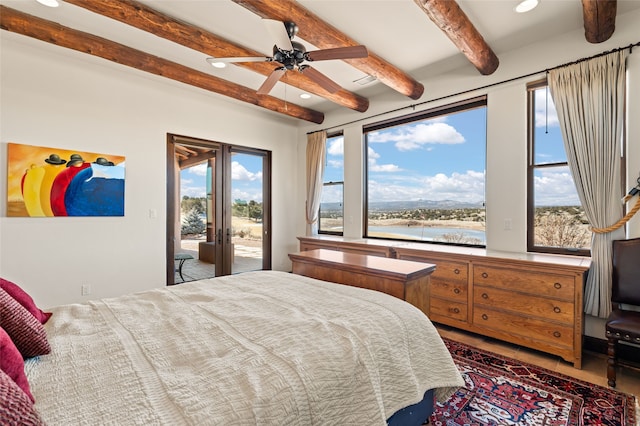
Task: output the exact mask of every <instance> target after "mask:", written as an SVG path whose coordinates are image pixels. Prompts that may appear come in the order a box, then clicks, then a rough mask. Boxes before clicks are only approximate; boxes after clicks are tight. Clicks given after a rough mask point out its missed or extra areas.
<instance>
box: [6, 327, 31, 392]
mask: <svg viewBox="0 0 640 426" xmlns="http://www.w3.org/2000/svg"><path fill="white" fill-rule="evenodd" d="M0 370H2V371H4V372H5V373H6V374H7V375H8V376H9V377H11V379H12V380H13V381H14V382H16V385H18V386H19V387H20V389H22V390H23V392H24V393H26V394H27V396H28V397H29V399H30V400H31V401H32V402H33V401H34V399H33V395H31V389H29V381H28V380H27V375H26V374H25V373H24V360H23V359H22V355H21V354H20V351H19V350H18V348H16V345H15V344H14V343H13V341H12V340H11V337H9V335H8V334H7V332H6V331H4V330H3V329H2V328H0Z"/></svg>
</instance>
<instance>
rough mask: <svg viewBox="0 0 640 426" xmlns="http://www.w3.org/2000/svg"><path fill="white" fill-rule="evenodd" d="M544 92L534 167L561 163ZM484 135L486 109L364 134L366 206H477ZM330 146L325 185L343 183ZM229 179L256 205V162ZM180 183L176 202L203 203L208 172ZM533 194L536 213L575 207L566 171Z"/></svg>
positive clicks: (238, 160)
mask: <svg viewBox="0 0 640 426" xmlns="http://www.w3.org/2000/svg"><path fill="white" fill-rule="evenodd" d="M545 92H546V89H545V88H542V89H539V90H537V91H536V99H535V106H536V108H535V117H536V130H535V138H536V141H537V150H536V152H535V159H536V162H537V163H553V162H561V161H566V156H565V153H564V147H563V144H562V136H561V134H560V129H559V126H558V118H557V113H556V111H555V108H554V106H553V101H552V100H551V96H550V95H549V96H548V98H547V96H546V93H545ZM547 105H548V111H547ZM485 135H486V109H485V108H476V109H473V110H470V111H464V112H461V113H456V114H451V115H449V116H446V117H441V118H436V119H430V120H426V121H421V122H416V123H411V124H405V125H402V126H397V127H392V128H388V129H384V130H382V131H376V132H372V133H370V134H369V136H368V138H369V139H368V140H369V147H368V148H369V152H368V167H369V182H370V185H369V188H368V190H369V200H370V201H401V200H420V199H423V200H451V199H455V200H460V201H465V202H470V203H478V205H481V203H482V202H483V201H484V190H485V189H484V181H485V176H484V174H485V164H486V160H485V149H486V147H485ZM328 142H329V143H328V146H327V162H326V164H325V177H324V180H325V181H343V180H344V177H343V175H342V168H343V166H344V165H343V159H344V146H343V144H344V139H343V138H342V137H341V136H340V137H335V138H331V139H330V140H329V141H328ZM520 142H521V143H524V144H526V143H527V142H526V140H524V139H523V140H522V141H520ZM525 166H526V165H523V167H525ZM232 175H233V189H232V196H233V198H234V199H242V200H247V201H248V200H252V199H253V200H256V201H259V202H260V201H262V189H261V185H262V159H261V158H260V157H256V156H251V155H246V154H234V158H233V165H232ZM181 176H182V188H181V191H182V192H181V195H188V196H191V197H203V196H205V195H206V190H205V182H206V165H204V164H203V165H200V166H196V167H192V168H190V169H187V170H184V171H183V172H182V175H181ZM535 193H536V204H537V205H577V204H579V201H578V198H577V195H576V192H575V187H574V185H573V180H572V179H571V174H570V173H569V170H568V168H566V167H561V168H547V169H543V170H541V171H540V170H539V171H537V172H536V175H535ZM324 195H325V197H324V201H327V202H329V201H339V199H337V198H336V197H335V196H333V195H332V194H331V193H329V192H327V193H325V194H324Z"/></svg>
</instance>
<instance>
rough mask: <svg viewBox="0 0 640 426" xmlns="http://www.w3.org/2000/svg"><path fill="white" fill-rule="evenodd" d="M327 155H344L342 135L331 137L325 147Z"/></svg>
mask: <svg viewBox="0 0 640 426" xmlns="http://www.w3.org/2000/svg"><path fill="white" fill-rule="evenodd" d="M327 154H329V155H344V137H342V136H340V137H337V138H335V139H332V140H331V142H330V143H329V146H328V147H327Z"/></svg>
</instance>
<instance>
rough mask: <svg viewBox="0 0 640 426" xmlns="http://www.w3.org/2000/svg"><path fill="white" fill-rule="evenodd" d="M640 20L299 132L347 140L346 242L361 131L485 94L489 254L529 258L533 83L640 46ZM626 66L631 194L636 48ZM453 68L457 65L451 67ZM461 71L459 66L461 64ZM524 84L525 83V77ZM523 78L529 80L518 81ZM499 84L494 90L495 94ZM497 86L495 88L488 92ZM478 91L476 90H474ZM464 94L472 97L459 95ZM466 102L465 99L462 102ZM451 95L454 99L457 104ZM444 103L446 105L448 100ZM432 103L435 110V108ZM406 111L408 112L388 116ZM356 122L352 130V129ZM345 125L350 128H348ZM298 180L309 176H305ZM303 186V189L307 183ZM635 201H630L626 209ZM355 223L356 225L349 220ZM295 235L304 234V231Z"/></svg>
mask: <svg viewBox="0 0 640 426" xmlns="http://www.w3.org/2000/svg"><path fill="white" fill-rule="evenodd" d="M638 22H640V13H639V12H634V13H628V14H626V15H623V16H618V18H617V21H616V31H615V33H614V35H613V37H611V39H609V40H608V41H607V42H605V43H600V44H595V45H594V44H590V43H588V42H587V41H585V39H584V31H583V30H579V31H574V32H571V33H567V34H564V35H562V36H560V37H557V38H554V39H549V40H546V41H545V42H542V43H537V44H533V45H529V46H524V47H522V48H520V49H518V50H517V51H512V52H508V53H503V54H499V55H498V56H499V58H500V66H499V68H498V70H497V71H496V72H495V73H494V74H493V75H491V76H481V75H480V74H479V73H478V72H477V71H476V70H475V68H473V67H472V66H471V65H470V64H467V63H465V64H464V65H463V66H461V67H460V66H458V67H455V68H450V69H447V67H446V64H442V65H440V66H439V68H438V69H437V70H432V71H429V70H427V71H425V73H424V75H425V77H424V78H423V79H422V80H420V81H421V82H422V83H423V84H424V85H425V94H424V95H423V96H422V98H421V99H420V100H419V101H413V100H410V99H408V98H401V97H400V96H399V95H397V94H394V93H391V90H390V89H389V90H387V91H386V93H385V94H384V95H381V96H378V97H376V98H375V102H373V101H372V102H371V107H370V108H369V111H367V112H365V113H364V114H360V115H357V113H354V112H352V111H337V112H336V113H332V114H327V119H326V120H325V123H323V124H322V125H320V126H311V125H309V126H305V127H304V128H303V129H301V130H300V138H299V141H300V142H299V143H300V144H301V146H304V144H305V142H304V141H305V138H304V133H306V132H311V131H315V130H318V129H330V130H331V131H337V130H339V129H344V134H345V141H344V144H345V153H344V155H345V164H346V165H347V166H346V167H345V177H344V183H345V188H344V194H345V200H344V209H345V225H344V233H345V236H349V237H355V238H357V237H362V220H361V219H357V218H360V216H362V207H361V205H362V201H361V200H362V197H361V196H359V194H362V191H363V179H362V168H361V166H360V165H361V164H362V162H363V138H362V126H363V125H364V124H368V123H374V122H377V121H381V120H383V119H385V120H386V119H389V118H392V117H394V116H396V117H399V116H402V115H405V114H408V113H411V112H414V111H420V110H426V109H429V108H433V107H435V106H439V105H443V104H448V103H453V102H456V101H459V100H461V99H470V98H472V97H474V96H478V95H481V94H486V95H487V98H488V101H487V102H488V105H487V175H486V214H487V221H486V223H487V229H486V238H487V248H488V249H490V250H500V251H512V252H523V251H526V247H527V242H526V233H527V228H526V227H527V223H526V219H527V217H526V216H527V211H526V206H527V201H526V196H527V192H526V189H527V186H526V185H527V183H526V182H527V181H526V179H527V175H526V172H527V104H526V102H527V92H526V85H527V83H530V82H534V81H538V80H540V79H542V78H544V77H545V72H544V71H545V69H547V68H553V67H556V66H559V65H562V64H565V63H568V62H571V61H574V60H577V59H580V58H583V57H589V56H592V55H596V54H599V53H602V52H604V51H607V50H611V49H615V48H618V47H623V46H628V45H630V44H632V43H637V42H638V41H640V39H639V38H638V31H637V23H638ZM633 52H634V53H633V54H632V55H631V56H630V57H629V61H628V67H627V69H628V78H629V85H628V88H629V89H628V90H629V96H628V105H627V106H628V110H627V113H628V119H627V126H628V128H627V130H628V134H627V146H628V149H627V185H626V187H627V189H630V188H631V187H633V186H634V185H635V184H636V179H637V178H638V175H639V174H640V120H638V119H637V117H640V48H638V47H636V48H635V49H634V51H633ZM452 63H453V62H452ZM456 64H459V62H456ZM523 76H526V77H523ZM519 77H523V78H519ZM493 84H496V85H495V86H491V85H493ZM488 86H491V87H488ZM474 89H477V90H474ZM462 92H468V93H464V94H460V93H462ZM456 94H460V95H456ZM452 95H453V96H452ZM443 98H444V99H443ZM430 99H433V100H434V101H433V102H429V100H430ZM403 107H410V108H408V109H406V110H403V111H399V112H394V113H388V114H385V112H386V111H395V110H397V109H400V108H403ZM357 120H361V121H358V122H356V123H354V121H357ZM341 123H351V124H348V125H345V126H343V125H342V124H341ZM303 151H304V149H302V148H301V149H300V150H299V158H298V161H299V162H300V163H301V164H302V163H303V162H304V152H303ZM299 173H303V171H301V170H299ZM299 179H301V180H302V181H304V175H303V174H301V175H300V177H299ZM299 197H300V198H299V205H302V206H304V200H305V194H304V191H303V190H301V191H300V192H299ZM636 200H637V198H636V199H634V200H632V203H631V204H629V205H628V208H631V207H632V206H633V203H635V201H636ZM351 216H353V217H354V218H356V220H354V221H353V222H352V221H350V220H349V218H350V217H351ZM505 219H511V222H512V229H511V230H508V231H507V230H505V229H504V220H505ZM297 232H298V233H299V234H303V233H304V232H305V229H304V227H303V226H302V224H301V223H298V226H297ZM627 237H628V238H633V237H640V214H638V215H636V217H635V218H634V219H632V221H631V222H630V223H629V225H628V227H627ZM585 332H586V334H588V335H590V336H595V337H599V338H604V321H603V320H600V319H598V318H593V317H590V316H587V318H586V324H585Z"/></svg>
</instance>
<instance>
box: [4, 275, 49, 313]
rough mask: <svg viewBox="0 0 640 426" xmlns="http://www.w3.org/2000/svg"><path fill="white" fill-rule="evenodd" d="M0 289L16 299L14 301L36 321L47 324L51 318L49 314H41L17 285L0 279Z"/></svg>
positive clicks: (29, 297)
mask: <svg viewBox="0 0 640 426" xmlns="http://www.w3.org/2000/svg"><path fill="white" fill-rule="evenodd" d="M0 288H1V289H3V290H4V291H6V292H7V293H9V296H11V297H13V298H14V299H16V301H17V302H18V303H19V304H21V305H22V306H24V307H25V308H26V309H27V311H29V312H31V314H32V315H33V316H34V317H36V318H37V319H38V321H40V322H41V323H42V324H44V323H45V322H47V321H48V320H49V318H50V317H51V313H50V312H43V311H42V310H40V308H38V307H37V306H36V304H35V302H34V301H33V299H32V298H31V296H29V295H28V294H27V292H25V291H24V290H23V289H21V288H20V286H18V285H17V284H14V283H12V282H11V281H7V280H5V279H4V278H0Z"/></svg>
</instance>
